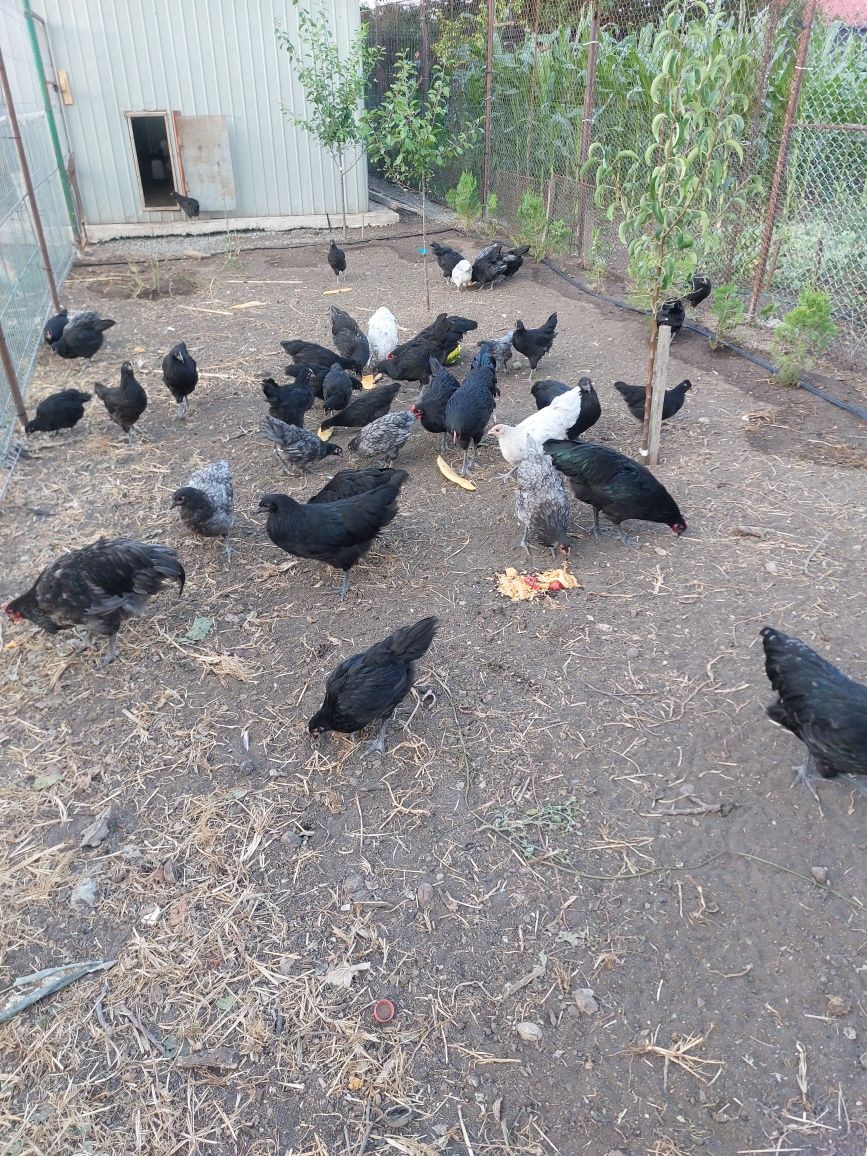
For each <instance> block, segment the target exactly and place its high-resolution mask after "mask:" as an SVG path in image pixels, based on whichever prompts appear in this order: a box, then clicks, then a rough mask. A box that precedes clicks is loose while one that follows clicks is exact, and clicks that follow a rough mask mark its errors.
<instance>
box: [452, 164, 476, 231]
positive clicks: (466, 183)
mask: <svg viewBox="0 0 867 1156" xmlns="http://www.w3.org/2000/svg"><path fill="white" fill-rule="evenodd" d="M477 190H478V183H477V181H476V178H475V177H474V176H473V174H472V173H468V172H466V171H464V172H462V173H461V177H460V180H459V181H458V183H457V185H456V187H455V188H453V189H449V190H448V192H447V193H446V204H447V205H448V206H449V208H450V209H454V211H455V212H456V213H457V215H458V216H459V217H460V219H461V223H462V224H463V225H464V227H465V228H469V227H470V226H471V225H474V224H475V223H476V221H478V219H479V217H481V215H482V205H481V202H480V201H479V198H478V192H477Z"/></svg>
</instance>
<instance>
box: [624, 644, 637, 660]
mask: <svg viewBox="0 0 867 1156" xmlns="http://www.w3.org/2000/svg"><path fill="white" fill-rule="evenodd" d="M640 654H641V651H640V650H639V649H638V647H637V646H630V647H628V649H627V651H626V657H627V658H638V656H639V655H640Z"/></svg>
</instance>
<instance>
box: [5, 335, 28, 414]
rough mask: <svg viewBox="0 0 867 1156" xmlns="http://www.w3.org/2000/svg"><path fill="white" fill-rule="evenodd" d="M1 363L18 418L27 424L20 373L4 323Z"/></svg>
mask: <svg viewBox="0 0 867 1156" xmlns="http://www.w3.org/2000/svg"><path fill="white" fill-rule="evenodd" d="M0 365H2V366H3V372H4V373H5V374H6V380H7V382H8V383H9V392H10V393H11V394H12V401H13V402H14V403H15V412H16V413H17V414H18V420H19V421H20V422H21V424H22V425H27V409H26V407H25V405H24V398H23V397H22V396H21V389H20V387H19V385H18V375H17V374H16V372H15V364H14V362H13V361H12V354H11V353H10V352H9V346H8V344H7V343H6V334H5V333H4V332H3V326H2V325H0Z"/></svg>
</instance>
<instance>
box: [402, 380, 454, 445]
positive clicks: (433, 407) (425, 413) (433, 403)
mask: <svg viewBox="0 0 867 1156" xmlns="http://www.w3.org/2000/svg"><path fill="white" fill-rule="evenodd" d="M430 369H431V379H430V383H429V384H428V385H427V386H426V387H425V389H424V390H423V391H422V393H421V396H420V397H419V399H418V401H417V402H416V403H415V405H414V406H413V407H412V412H413V413H414V414H415V416H416V417H417V418H418V419H419V420H420V421H421V424H422V426H423V427H424V429H426V430H427V431H428V433H433V434H437V433H438V434H442V435H443V436H442V445H441V447H440V453H444V452H445V448H446V445H447V444H448V437H447V434H446V405H447V403H448V400H449V398H450V397H451V396H452V394H453V393H454V392H455V390H457V389H459V388H460V385H461V383H460V382H459V381H458V379H457V378H456V377H454V376H453V375H452V374H451V373H449V371H448V370H447V369H446V368H445V367H444V366H442V365H441V364H440V363H439V362H438V361H437V359H436V358H435V357H432V358H431V359H430Z"/></svg>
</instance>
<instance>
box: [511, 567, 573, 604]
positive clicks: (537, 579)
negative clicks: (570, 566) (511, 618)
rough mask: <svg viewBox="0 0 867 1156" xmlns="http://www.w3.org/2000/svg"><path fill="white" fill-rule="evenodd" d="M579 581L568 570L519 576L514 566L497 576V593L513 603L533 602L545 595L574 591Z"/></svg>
mask: <svg viewBox="0 0 867 1156" xmlns="http://www.w3.org/2000/svg"><path fill="white" fill-rule="evenodd" d="M577 586H578V579H577V578H576V577H575V576H574V574H570V573H569V572H568V570H565V569H559V570H545V571H543V572H542V573H541V574H519V573H518V571H517V570H516V569H515V567H514V566H507V567H506V569H505V571H504V572H503V573H502V574H498V575H497V591H498V592H499V593H500V594H502V595H503V597H504V598H511V600H512V601H513V602H532V601H533V600H534V599H536V598H541V597H542V596H543V595H545V594H548V595H550V594H557V593H559V591H561V590H574V589H575V588H576V587H577Z"/></svg>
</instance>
